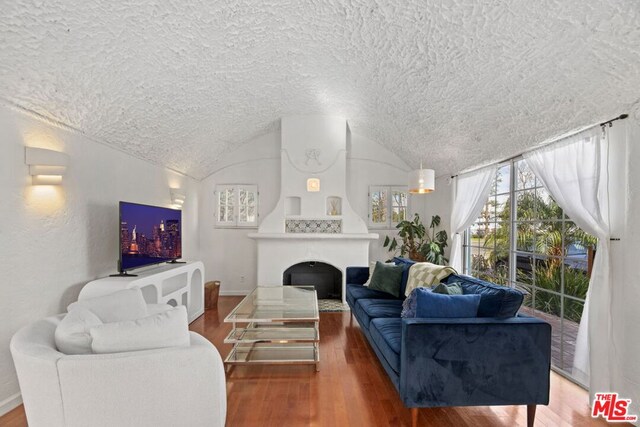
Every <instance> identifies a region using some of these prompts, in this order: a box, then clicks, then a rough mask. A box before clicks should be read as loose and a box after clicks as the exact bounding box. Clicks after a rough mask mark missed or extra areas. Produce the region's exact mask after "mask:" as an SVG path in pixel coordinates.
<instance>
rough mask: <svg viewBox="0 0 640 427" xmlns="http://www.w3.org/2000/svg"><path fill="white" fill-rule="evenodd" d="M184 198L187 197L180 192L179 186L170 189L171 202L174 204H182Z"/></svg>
mask: <svg viewBox="0 0 640 427" xmlns="http://www.w3.org/2000/svg"><path fill="white" fill-rule="evenodd" d="M186 199H187V196H186V195H185V194H184V193H182V192H181V191H180V189H179V188H172V189H171V203H173V204H174V205H180V206H182V205H183V204H184V201H185V200H186Z"/></svg>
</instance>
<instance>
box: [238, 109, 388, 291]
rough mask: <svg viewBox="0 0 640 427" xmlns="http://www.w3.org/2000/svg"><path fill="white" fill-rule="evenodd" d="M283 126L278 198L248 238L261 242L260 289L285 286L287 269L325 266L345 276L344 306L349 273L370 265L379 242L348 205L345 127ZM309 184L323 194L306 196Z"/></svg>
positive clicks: (325, 121) (328, 122) (322, 122)
mask: <svg viewBox="0 0 640 427" xmlns="http://www.w3.org/2000/svg"><path fill="white" fill-rule="evenodd" d="M281 122H282V123H281V146H280V159H281V160H280V161H281V173H280V198H279V200H278V203H277V205H276V207H275V208H274V210H273V211H271V213H269V214H268V215H267V216H266V217H265V218H264V219H263V220H262V222H261V224H260V227H259V228H258V232H257V233H253V234H250V235H249V237H251V238H253V239H256V240H257V242H258V243H257V246H258V277H257V281H258V285H259V286H278V285H280V286H281V285H282V283H283V280H282V279H283V274H284V271H285V270H286V269H287V268H289V267H291V266H292V265H294V264H297V263H300V262H305V261H321V262H325V263H327V264H330V265H333V266H334V267H336V268H338V269H339V270H340V271H341V272H342V300H343V301H344V298H345V279H346V269H347V267H349V266H366V265H368V263H369V243H370V242H371V241H373V240H376V241H377V239H378V235H377V234H373V233H369V232H368V229H367V225H366V223H365V221H364V220H363V219H362V218H361V217H360V216H359V215H358V214H357V213H356V212H355V211H354V210H353V209H352V208H351V205H350V204H349V200H348V199H347V135H348V128H347V126H348V125H347V121H346V120H345V119H344V118H341V117H332V116H292V117H283V118H282V119H281ZM309 179H317V180H319V181H320V182H319V191H308V189H307V183H308V180H309ZM314 184H317V183H314ZM313 187H314V188H312V189H315V187H316V186H315V185H314V186H313ZM338 209H339V212H332V211H333V210H335V211H338ZM331 213H337V215H331ZM287 220H289V221H290V232H289V233H287V232H286V231H287V230H286V228H285V223H286V221H287ZM328 221H331V222H334V221H341V222H342V223H341V226H340V227H336V224H335V223H332V224H327V222H328ZM320 223H321V224H320ZM319 225H322V227H321V226H319ZM329 225H331V226H329ZM305 227H307V228H305ZM315 230H323V231H319V232H315ZM336 231H339V232H336Z"/></svg>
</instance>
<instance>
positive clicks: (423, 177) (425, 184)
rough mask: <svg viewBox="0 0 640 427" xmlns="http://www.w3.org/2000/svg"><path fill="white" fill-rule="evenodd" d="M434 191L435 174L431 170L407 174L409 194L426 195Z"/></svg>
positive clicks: (420, 170)
mask: <svg viewBox="0 0 640 427" xmlns="http://www.w3.org/2000/svg"><path fill="white" fill-rule="evenodd" d="M435 189H436V173H435V171H434V170H433V169H422V162H420V169H417V170H414V171H411V172H409V193H411V194H426V193H431V192H432V191H434V190H435Z"/></svg>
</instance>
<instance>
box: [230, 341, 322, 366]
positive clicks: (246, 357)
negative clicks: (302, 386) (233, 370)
mask: <svg viewBox="0 0 640 427" xmlns="http://www.w3.org/2000/svg"><path fill="white" fill-rule="evenodd" d="M318 362H320V356H319V354H318V349H317V347H316V346H315V345H314V344H313V343H310V344H295V345H291V344H273V343H253V344H244V343H240V344H237V345H236V346H234V347H233V350H232V351H231V353H229V356H227V358H226V360H225V363H226V364H228V365H246V364H267V365H296V364H302V365H308V364H316V363H318Z"/></svg>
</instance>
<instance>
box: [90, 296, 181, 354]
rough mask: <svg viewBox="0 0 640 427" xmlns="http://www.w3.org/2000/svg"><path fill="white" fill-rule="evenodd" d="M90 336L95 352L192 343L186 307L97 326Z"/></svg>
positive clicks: (92, 329)
mask: <svg viewBox="0 0 640 427" xmlns="http://www.w3.org/2000/svg"><path fill="white" fill-rule="evenodd" d="M90 333H91V338H92V343H91V348H92V350H93V352H94V353H120V352H125V351H139V350H151V349H156V348H165V347H188V346H189V343H190V338H189V322H188V321H187V309H186V308H185V306H183V305H180V306H178V307H175V308H173V309H171V310H168V311H164V312H161V313H158V314H154V315H153V316H149V317H143V318H142V319H137V320H127V321H124V322H114V323H107V324H104V325H100V326H96V327H93V328H91V329H90Z"/></svg>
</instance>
